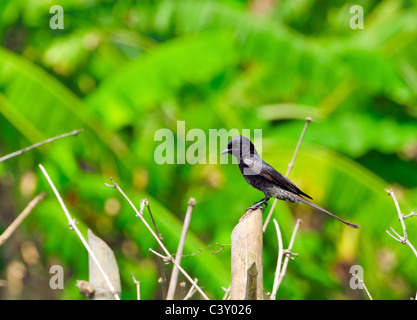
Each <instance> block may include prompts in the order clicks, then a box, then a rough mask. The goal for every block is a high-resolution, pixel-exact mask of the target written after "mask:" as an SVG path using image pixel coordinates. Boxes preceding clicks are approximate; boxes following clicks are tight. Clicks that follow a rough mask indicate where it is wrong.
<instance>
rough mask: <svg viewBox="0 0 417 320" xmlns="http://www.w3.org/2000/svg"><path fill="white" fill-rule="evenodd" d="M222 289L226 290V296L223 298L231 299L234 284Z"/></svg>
mask: <svg viewBox="0 0 417 320" xmlns="http://www.w3.org/2000/svg"><path fill="white" fill-rule="evenodd" d="M222 289H223V290H224V296H223V298H222V300H229V299H230V291H231V289H232V286H229V288H227V289H226V288H223V287H222Z"/></svg>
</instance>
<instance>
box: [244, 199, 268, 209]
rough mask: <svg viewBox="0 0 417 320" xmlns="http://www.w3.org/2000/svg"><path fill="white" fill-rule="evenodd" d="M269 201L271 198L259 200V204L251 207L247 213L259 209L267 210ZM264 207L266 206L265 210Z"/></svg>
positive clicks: (256, 203)
mask: <svg viewBox="0 0 417 320" xmlns="http://www.w3.org/2000/svg"><path fill="white" fill-rule="evenodd" d="M268 200H269V197H265V198H263V199H262V200H259V201H258V202H255V203H254V204H253V205H251V206H250V207H249V208H247V209H246V211H248V210H256V209H258V208H259V207H261V208H262V209H265V208H266V207H267V206H268ZM263 205H265V208H264V206H263Z"/></svg>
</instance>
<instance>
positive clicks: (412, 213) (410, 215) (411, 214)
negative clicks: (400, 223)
mask: <svg viewBox="0 0 417 320" xmlns="http://www.w3.org/2000/svg"><path fill="white" fill-rule="evenodd" d="M414 216H417V213H415V212H414V211H411V212H410V214H407V215H406V216H404V217H403V219H404V220H405V219H407V218H410V217H414ZM398 220H400V219H398Z"/></svg>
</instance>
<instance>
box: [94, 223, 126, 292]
mask: <svg viewBox="0 0 417 320" xmlns="http://www.w3.org/2000/svg"><path fill="white" fill-rule="evenodd" d="M88 244H89V245H90V247H91V250H92V251H93V252H94V255H95V256H96V257H97V260H98V261H99V262H100V265H101V266H102V268H103V270H104V272H105V273H106V274H107V275H108V276H109V279H110V282H111V283H112V284H113V285H114V289H115V290H116V291H117V293H118V294H119V296H120V293H121V284H120V275H119V267H118V266H117V262H116V258H115V256H114V253H113V251H112V249H110V247H109V246H108V245H107V243H105V242H104V241H103V240H102V239H100V238H99V237H97V236H96V235H95V234H94V233H93V232H92V231H91V230H90V229H88ZM88 265H89V268H88V273H89V276H88V282H89V283H90V284H91V285H93V287H94V290H95V293H94V296H93V297H92V300H114V293H113V292H111V291H110V289H109V287H108V285H107V284H106V281H105V279H104V278H103V276H102V275H101V273H100V270H99V269H98V267H97V265H96V264H95V263H94V261H92V259H91V255H89V263H88Z"/></svg>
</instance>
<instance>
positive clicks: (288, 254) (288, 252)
mask: <svg viewBox="0 0 417 320" xmlns="http://www.w3.org/2000/svg"><path fill="white" fill-rule="evenodd" d="M300 224H301V219H297V222H296V224H295V227H294V231H293V232H292V236H291V240H290V244H289V245H288V249H287V250H284V255H285V259H284V263H283V264H282V269H281V273H280V275H279V278H278V284H277V285H276V287H277V288H276V290H278V288H279V286H280V284H281V282H282V279H284V276H285V273H286V272H287V266H288V262H289V260H290V259H292V257H291V255H295V254H293V253H292V252H291V250H292V247H293V245H294V240H295V236H296V234H297V231H298V228H299V226H300Z"/></svg>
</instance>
